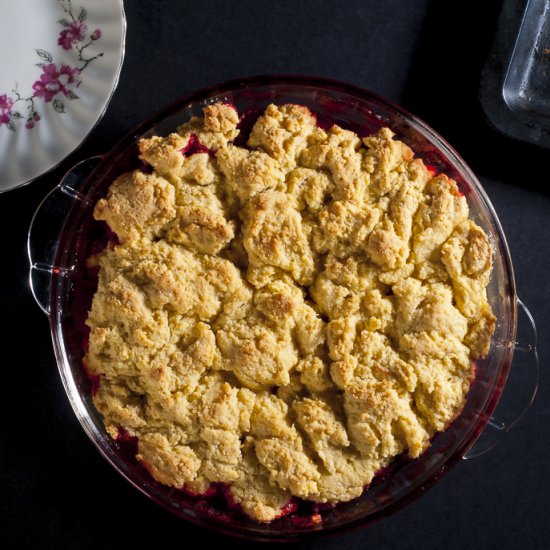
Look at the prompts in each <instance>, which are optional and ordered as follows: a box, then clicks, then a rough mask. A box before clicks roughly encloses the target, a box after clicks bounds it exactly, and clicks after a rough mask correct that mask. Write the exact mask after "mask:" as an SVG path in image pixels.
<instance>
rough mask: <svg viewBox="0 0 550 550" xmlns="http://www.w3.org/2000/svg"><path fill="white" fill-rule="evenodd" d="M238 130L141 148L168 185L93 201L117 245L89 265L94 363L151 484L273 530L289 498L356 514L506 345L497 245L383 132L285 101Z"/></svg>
mask: <svg viewBox="0 0 550 550" xmlns="http://www.w3.org/2000/svg"><path fill="white" fill-rule="evenodd" d="M238 122H239V117H238V114H237V112H236V110H235V109H234V108H233V107H232V106H229V105H224V104H215V105H210V106H208V107H206V108H205V109H204V117H202V118H199V117H194V118H192V119H191V120H190V121H189V122H188V123H186V124H183V125H182V126H180V127H179V128H178V131H177V133H172V134H170V135H169V136H167V137H152V138H150V139H143V140H141V142H140V144H139V150H140V158H141V159H142V160H143V161H144V162H146V163H147V164H149V165H150V166H151V167H152V172H151V173H146V172H145V171H140V170H135V171H133V172H130V173H127V174H124V175H122V176H120V177H119V178H117V179H116V181H114V182H113V184H112V185H111V187H110V189H109V191H108V194H107V196H106V197H105V198H103V199H101V200H99V202H98V203H97V205H96V207H95V211H94V215H95V218H96V219H98V220H104V221H106V222H107V223H108V225H109V227H110V228H111V230H112V231H114V232H115V233H116V235H117V237H118V239H119V244H116V245H112V246H109V247H108V248H107V249H106V250H105V251H103V252H102V253H100V254H99V255H98V256H97V257H95V258H94V260H93V261H94V262H96V263H97V264H98V265H99V267H100V269H99V283H98V288H97V292H96V294H95V296H94V298H93V303H92V306H91V310H90V312H89V316H88V320H87V324H88V326H89V327H90V329H91V333H90V339H89V351H88V353H87V355H86V358H85V361H86V364H87V368H88V370H89V372H90V373H91V374H93V375H96V376H100V384H99V387H98V391H97V393H96V395H95V397H94V400H95V404H96V406H97V408H98V410H99V411H100V413H101V414H102V415H103V417H104V421H105V425H106V426H107V429H108V430H109V432H110V433H111V434H112V435H113V437H116V436H117V433H118V431H119V429H121V428H123V429H124V430H125V431H127V432H128V433H129V434H130V435H132V436H135V437H137V439H138V454H137V459H138V460H140V461H142V462H143V463H144V464H145V465H146V467H147V468H148V470H149V471H150V472H151V474H152V476H153V477H154V478H156V479H157V480H158V481H160V482H161V483H164V484H167V485H171V486H174V487H180V488H185V489H187V490H189V491H192V492H193V493H204V492H205V491H206V490H207V489H208V487H209V486H210V484H211V483H213V482H221V483H225V484H227V485H228V486H229V491H230V493H231V496H232V498H233V500H234V501H235V502H237V503H238V504H240V505H241V506H242V508H243V509H244V511H245V512H246V513H247V514H249V515H250V516H251V517H253V518H255V519H257V520H259V521H264V522H268V521H271V520H273V519H274V518H276V517H277V516H278V515H279V514H280V510H281V508H282V507H283V506H284V505H285V504H286V503H287V502H288V501H289V499H290V498H291V497H292V496H297V497H300V498H303V499H307V500H311V501H315V502H330V503H337V502H341V501H347V500H350V499H353V498H355V497H358V496H359V495H360V494H361V492H362V491H363V489H364V487H365V486H366V485H368V484H369V483H370V481H371V480H372V478H373V476H374V475H375V473H376V472H377V471H378V470H380V469H381V468H383V467H384V466H386V465H387V464H388V463H389V462H390V461H391V460H392V459H393V458H394V457H395V456H396V455H398V454H400V453H402V452H404V451H407V452H408V453H409V455H410V456H412V457H416V456H419V455H420V454H421V453H422V452H423V451H424V450H425V449H426V448H427V447H428V445H429V441H430V438H431V437H432V436H433V435H434V434H435V433H436V432H437V431H441V430H444V429H445V428H446V426H447V425H448V424H449V423H450V422H451V421H452V419H453V418H454V417H456V416H457V414H459V413H460V411H461V409H462V407H463V404H464V400H465V395H466V393H467V391H468V389H469V386H470V382H471V379H472V376H473V372H474V370H473V369H474V367H473V363H474V362H475V360H476V359H478V358H480V357H482V356H484V355H486V354H487V352H488V350H489V345H490V340H491V335H492V333H493V331H494V328H495V317H494V315H493V313H492V311H491V307H490V306H489V304H488V302H487V296H486V290H485V289H486V286H487V284H488V281H489V276H490V271H491V256H492V249H491V245H490V243H489V240H488V238H487V235H486V234H485V232H484V231H483V230H482V229H481V228H480V227H479V226H477V225H476V224H475V223H474V222H473V221H472V220H471V219H469V217H468V215H469V212H468V205H467V202H466V199H465V198H464V197H463V196H462V194H461V193H460V192H459V189H458V187H457V184H456V182H454V181H453V180H452V179H449V178H448V177H447V176H445V175H444V174H440V175H434V174H433V173H432V171H430V170H429V169H427V168H426V166H425V165H424V163H423V162H422V160H420V159H419V158H416V157H415V156H414V153H413V151H412V150H411V149H410V148H409V147H408V146H407V145H405V144H404V143H402V142H400V141H397V140H395V139H393V133H392V132H391V131H390V130H389V129H388V128H383V129H381V130H380V131H379V132H377V133H376V134H374V135H371V136H368V137H366V138H363V139H360V138H359V137H358V136H357V135H356V134H355V133H353V132H351V131H349V130H345V129H343V128H340V127H338V126H333V127H332V128H331V129H330V130H328V131H325V130H323V129H321V128H319V127H318V126H317V125H316V119H315V117H314V116H313V115H312V113H311V112H310V111H309V110H308V109H307V108H306V107H302V106H299V105H282V106H276V105H270V106H269V107H267V109H266V110H265V112H264V113H263V114H262V115H261V116H260V117H259V118H258V120H257V122H256V123H255V125H254V127H253V129H252V131H251V134H250V137H249V139H248V142H247V147H239V146H236V145H234V144H233V140H234V139H235V138H236V137H237V135H238V133H239V129H238ZM192 142H196V143H200V144H201V145H202V148H200V149H199V152H197V153H195V154H187V153H186V151H187V150H188V149H189V147H190V146H191V143H192Z"/></svg>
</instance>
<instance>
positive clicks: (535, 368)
mask: <svg viewBox="0 0 550 550" xmlns="http://www.w3.org/2000/svg"><path fill="white" fill-rule="evenodd" d="M517 306H518V335H517V339H516V341H515V342H498V341H497V342H494V343H493V345H494V346H496V347H510V346H513V347H514V357H513V361H512V365H511V369H510V373H509V375H508V380H507V381H506V386H505V387H504V390H503V392H502V395H501V397H500V400H499V404H498V407H497V409H496V410H495V413H494V414H493V416H491V417H490V418H489V421H488V423H487V426H486V427H485V429H484V430H483V432H482V433H481V435H480V436H479V438H478V439H477V440H476V442H475V443H474V445H473V446H472V447H471V448H470V449H469V450H468V451H467V452H466V454H465V455H464V457H463V458H464V459H470V458H477V457H479V456H481V455H484V454H485V453H487V452H489V451H490V450H492V449H494V448H495V447H496V446H497V445H498V443H500V441H501V440H502V438H503V437H504V435H505V434H506V433H508V432H509V431H510V430H511V429H512V428H514V427H515V426H516V425H517V424H518V422H519V421H520V420H521V419H522V418H523V416H524V415H525V413H526V412H527V410H528V409H529V407H530V406H531V405H532V404H533V401H534V400H535V396H536V394H537V388H538V383H539V370H540V366H539V356H538V351H537V327H536V325H535V320H534V319H533V316H532V315H531V312H530V311H529V309H528V308H527V306H526V305H525V304H524V303H523V302H522V301H521V300H520V299H519V298H517Z"/></svg>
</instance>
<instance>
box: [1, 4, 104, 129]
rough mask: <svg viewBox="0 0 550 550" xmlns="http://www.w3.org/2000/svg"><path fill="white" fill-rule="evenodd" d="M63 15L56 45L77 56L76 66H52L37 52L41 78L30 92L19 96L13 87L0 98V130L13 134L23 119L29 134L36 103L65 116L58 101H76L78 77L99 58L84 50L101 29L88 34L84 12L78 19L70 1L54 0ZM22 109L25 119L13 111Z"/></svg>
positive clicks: (37, 116)
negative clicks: (39, 102) (40, 103)
mask: <svg viewBox="0 0 550 550" xmlns="http://www.w3.org/2000/svg"><path fill="white" fill-rule="evenodd" d="M58 2H59V3H60V5H61V8H62V9H63V12H64V13H65V17H63V18H62V19H59V21H58V23H59V24H60V25H61V27H62V28H63V29H62V30H61V31H60V33H59V38H58V39H57V44H58V45H59V46H60V47H61V48H62V49H63V50H72V49H74V50H75V51H76V53H77V54H78V57H77V61H78V66H74V67H71V66H70V65H66V64H64V63H54V59H53V56H52V54H51V53H49V52H47V51H46V50H41V49H37V50H36V53H37V55H38V57H39V58H40V62H39V63H37V64H36V66H37V67H38V68H40V69H41V71H42V74H40V77H39V78H38V80H36V81H35V82H34V84H33V85H32V90H33V91H32V92H30V91H29V94H28V95H26V94H21V93H20V91H19V90H18V88H17V84H16V85H15V87H14V88H13V90H11V92H12V94H13V96H10V95H8V94H0V127H2V126H6V128H7V129H8V130H11V131H12V132H15V130H16V128H17V123H18V121H19V120H23V119H25V120H26V122H25V128H27V130H30V129H32V128H34V126H35V124H36V123H37V122H38V121H39V120H40V119H41V118H42V115H41V113H40V111H39V107H38V106H37V100H43V101H44V103H51V104H52V107H53V109H54V111H55V112H57V113H61V114H62V113H65V104H64V103H63V101H62V99H67V100H70V101H73V100H75V99H78V95H77V94H76V91H75V90H76V89H77V88H78V87H79V86H80V83H81V82H82V78H81V74H82V72H83V71H84V70H85V69H86V68H87V67H88V65H89V64H90V63H92V62H94V61H95V60H96V59H98V58H100V57H103V53H99V54H97V55H95V56H93V57H88V56H87V55H86V51H85V50H86V48H88V46H90V45H91V44H92V43H94V42H96V41H97V40H99V39H100V38H101V35H102V33H101V29H95V30H94V31H92V32H91V33H89V34H88V26H87V25H86V18H87V15H88V14H87V12H86V9H85V8H84V7H80V10H78V15H77V16H75V13H76V11H74V10H75V8H74V6H73V5H72V0H58ZM18 103H19V104H21V106H23V105H24V106H25V107H24V108H25V109H26V115H23V114H22V112H21V111H22V109H16V108H15V107H16V106H17V104H18Z"/></svg>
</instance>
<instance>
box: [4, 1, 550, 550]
mask: <svg viewBox="0 0 550 550" xmlns="http://www.w3.org/2000/svg"><path fill="white" fill-rule="evenodd" d="M84 4H85V2H84ZM500 7H501V6H500V2H497V1H492V0H484V1H476V2H468V1H463V2H441V1H438V0H432V1H429V0H415V1H414V2H410V1H408V0H384V1H383V2H380V1H375V0H368V1H367V0H356V1H343V0H341V1H332V0H331V1H327V0H318V1H315V2H314V1H311V0H277V1H275V0H248V1H233V2H231V1H227V0H226V1H205V0H202V1H200V2H199V1H176V0H162V1H161V0H156V1H154V0H147V1H138V0H132V1H129V0H128V1H127V2H126V14H127V19H128V34H127V40H126V58H125V62H124V66H123V69H122V74H121V78H120V83H119V85H118V88H117V90H116V93H115V95H114V97H113V100H112V102H111V104H110V106H109V109H108V111H107V113H106V115H105V117H104V118H103V120H102V121H101V122H100V124H99V125H98V126H97V127H96V129H95V130H94V131H93V132H92V134H91V135H90V136H89V138H88V140H87V141H86V143H85V144H84V145H83V146H82V147H81V148H80V149H79V150H78V151H77V152H75V153H74V154H73V155H71V157H69V158H68V159H67V160H66V161H65V162H64V163H63V164H62V165H61V166H60V167H58V168H57V169H56V170H54V171H53V172H52V173H50V174H48V175H46V176H44V177H42V178H39V179H38V180H37V181H35V182H34V183H32V184H31V185H29V186H26V187H24V188H21V189H17V190H14V191H11V192H9V193H7V194H4V195H2V196H1V197H0V223H1V225H2V229H1V234H2V235H3V239H2V246H3V249H4V253H3V264H4V265H3V269H2V277H3V280H4V284H3V289H4V292H3V295H2V308H1V311H2V314H3V315H2V317H3V324H2V326H3V340H2V342H3V360H2V363H1V364H2V371H3V372H2V376H1V378H0V380H1V386H0V388H1V389H0V418H1V419H2V423H1V428H0V545H1V546H3V548H10V549H11V548H56V549H62V548H102V549H107V548H109V549H110V548H113V549H114V548H126V547H128V548H130V547H131V548H136V547H139V546H138V545H140V543H143V544H152V543H154V544H155V547H161V546H164V545H171V546H185V545H189V544H190V543H191V537H199V539H200V540H201V544H204V545H208V544H211V543H212V544H218V543H221V544H224V543H225V544H227V543H230V542H231V541H230V540H229V539H228V538H227V537H223V536H221V535H216V534H213V533H210V532H208V531H205V530H201V529H198V528H196V527H194V526H192V525H190V524H187V523H184V522H183V521H182V520H179V519H178V518H176V517H173V516H171V515H170V514H169V513H167V512H165V511H164V510H162V509H160V508H158V507H156V506H155V505H154V504H152V503H151V502H149V501H148V500H147V499H146V498H145V497H144V496H142V495H141V494H139V493H138V492H137V491H136V490H135V489H133V488H132V487H131V486H130V485H129V484H128V483H127V482H126V481H125V480H123V479H122V477H120V476H119V475H118V474H117V473H116V472H115V471H114V470H113V469H112V468H111V467H110V466H109V465H108V464H107V462H106V461H104V460H103V458H101V456H100V455H99V453H98V452H97V451H96V450H95V448H94V447H93V445H92V443H91V442H90V441H89V440H88V439H87V437H86V435H85V434H84V431H83V430H82V429H81V427H80V425H79V423H78V421H77V420H76V417H75V416H74V414H73V412H72V410H71V408H70V405H69V402H68V399H67V398H66V396H65V394H64V391H63V388H62V385H61V382H60V379H59V375H58V373H57V368H56V364H55V360H54V357H53V351H52V346H51V340H50V336H49V329H48V323H47V320H46V318H45V316H44V315H43V314H42V313H41V312H40V310H39V309H38V307H37V306H36V305H35V303H34V301H33V299H32V297H31V295H30V292H29V288H28V283H27V272H28V266H27V260H26V250H25V246H26V232H27V228H28V225H29V222H30V219H31V216H32V213H33V212H34V210H35V208H36V206H37V205H38V203H39V202H40V200H41V199H42V197H43V196H44V195H45V194H46V192H47V191H48V190H49V189H51V188H52V187H53V186H54V185H56V184H57V183H58V181H59V179H60V178H61V176H62V175H63V173H64V172H65V171H66V170H67V169H68V168H70V167H71V166H72V165H73V164H74V163H75V162H76V161H78V160H80V159H84V158H87V157H89V156H91V155H94V154H98V153H103V152H105V151H107V150H108V149H109V148H110V147H111V146H112V145H113V144H114V143H115V142H116V141H117V140H118V139H119V138H121V137H122V136H123V135H124V134H125V133H126V132H128V131H129V130H130V129H131V128H132V127H133V126H134V125H135V124H137V123H138V122H140V121H141V120H142V119H143V118H144V117H145V116H147V115H150V114H152V113H153V112H155V111H156V110H158V109H159V108H160V107H161V106H163V105H165V104H166V103H169V102H171V101H173V100H175V99H177V98H178V97H180V96H181V95H183V94H186V93H188V92H190V91H193V90H195V89H198V88H200V87H203V86H206V85H210V84H214V83H216V82H218V81H221V80H225V79H229V78H234V77H239V76H247V75H253V74H267V73H275V74H276V73H281V74H282V73H291V74H292V73H293V74H311V75H320V76H327V77H331V78H335V79H340V80H344V81H348V82H351V83H353V84H357V85H360V86H364V87H366V88H369V89H371V90H373V91H375V92H378V93H380V94H382V95H384V96H387V97H388V98H390V99H392V100H394V101H397V102H399V103H401V104H402V105H403V106H404V107H406V108H408V109H409V110H410V111H412V112H413V113H415V114H417V115H418V116H420V117H421V118H423V119H424V120H425V121H426V122H427V123H428V124H430V125H431V126H432V127H433V128H435V130H436V131H438V132H439V133H441V134H442V135H443V136H444V137H445V138H446V139H447V140H448V141H449V142H450V143H451V144H452V145H453V146H454V147H455V148H456V149H457V150H458V152H459V153H460V154H461V155H462V156H463V158H464V159H465V160H466V162H467V163H468V164H469V165H470V166H471V168H472V169H473V170H474V172H475V173H476V174H477V175H478V177H479V178H480V180H481V182H482V183H483V185H484V186H485V189H486V190H487V192H488V194H489V196H490V198H491V200H492V202H493V204H494V206H495V209H496V211H497V213H498V215H499V217H500V220H501V222H502V224H503V226H504V231H505V233H506V234H507V237H508V241H509V245H510V248H511V254H512V258H513V259H514V266H515V273H516V278H517V288H518V294H519V295H520V296H521V297H522V298H523V300H524V301H525V303H526V304H527V305H528V307H530V309H531V311H532V312H533V314H534V317H535V319H536V322H537V325H538V328H539V336H540V347H539V350H540V358H541V365H542V367H543V368H542V372H541V379H540V387H539V395H538V398H537V400H536V402H535V404H534V405H533V407H532V408H531V409H530V410H529V412H528V413H527V415H526V416H525V417H524V419H523V420H522V422H521V423H520V424H519V426H518V427H516V428H515V429H514V430H513V431H511V432H510V433H508V434H506V436H505V437H504V440H503V441H502V443H501V444H500V445H499V446H498V447H497V448H496V449H494V450H493V451H492V452H490V453H489V454H486V455H484V456H483V457H481V458H478V459H475V460H470V461H463V462H462V463H460V464H459V465H457V466H456V467H455V468H454V469H453V470H452V472H451V473H450V474H448V475H447V476H446V477H445V478H444V479H443V480H442V481H440V482H439V483H438V484H437V485H436V486H435V487H434V488H432V489H431V490H429V491H428V492H427V493H426V494H425V495H423V496H422V497H421V498H420V499H419V500H417V501H415V502H414V503H412V504H411V505H409V506H408V507H406V508H404V509H403V510H401V511H400V512H398V513H396V514H394V515H393V516H391V517H389V518H386V519H384V520H382V521H380V522H379V523H377V524H375V525H372V526H370V527H367V528H365V529H361V530H358V531H355V532H352V533H349V534H346V535H340V536H337V537H335V538H331V539H325V540H321V541H318V542H314V543H308V544H305V545H304V547H307V548H309V547H315V548H326V549H329V548H344V547H346V548H349V547H364V548H371V547H372V548H375V547H376V548H381V549H398V548H399V549H409V548H411V549H412V548H422V549H432V548H445V549H446V550H451V549H455V548H456V549H458V548H460V549H462V550H464V549H469V548H484V549H492V548H495V549H497V548H498V549H499V550H506V549H516V548H519V547H522V548H529V549H546V548H549V547H550V542H549V541H550V506H549V504H548V494H549V492H550V468H549V466H550V463H549V459H548V451H549V450H550V405H549V401H548V392H549V388H550V381H549V377H548V373H547V371H546V364H547V362H548V358H549V356H550V349H549V346H548V342H547V336H548V333H549V328H550V327H549V324H550V323H549V317H550V305H549V303H548V295H549V292H548V286H547V285H548V272H549V269H550V262H549V252H550V244H549V241H550V198H549V188H548V184H549V175H548V174H549V171H548V161H549V160H550V153H549V152H548V151H542V150H538V149H537V148H535V147H534V146H531V145H525V144H521V143H519V142H515V141H513V140H511V139H508V138H504V137H502V136H501V135H499V134H498V133H496V132H495V131H493V130H492V129H491V128H490V127H489V126H488V124H487V123H486V122H485V119H484V117H483V113H482V110H481V108H480V106H479V102H478V99H477V97H478V88H479V78H480V73H481V69H482V67H483V65H484V63H485V61H486V59H487V56H488V52H489V48H490V45H491V42H492V40H493V36H494V32H495V27H496V21H497V17H498V13H499V10H500ZM517 378H518V382H517V384H518V385H521V384H522V376H521V373H520V376H519V377H517ZM512 391H513V389H512ZM241 545H242V546H243V547H248V546H249V545H248V544H246V543H244V542H243V543H241Z"/></svg>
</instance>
